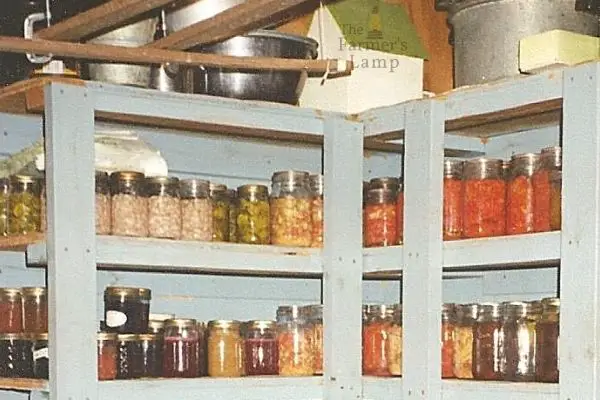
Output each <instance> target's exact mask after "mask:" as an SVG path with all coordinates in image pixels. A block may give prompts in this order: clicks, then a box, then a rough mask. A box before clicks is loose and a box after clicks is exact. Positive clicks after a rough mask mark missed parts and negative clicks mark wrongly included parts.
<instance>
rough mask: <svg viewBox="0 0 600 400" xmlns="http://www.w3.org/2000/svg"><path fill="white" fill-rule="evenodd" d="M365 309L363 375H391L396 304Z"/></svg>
mask: <svg viewBox="0 0 600 400" xmlns="http://www.w3.org/2000/svg"><path fill="white" fill-rule="evenodd" d="M375 190H378V189H375ZM379 190H381V189H379ZM363 311H364V321H363V332H362V341H363V345H362V352H363V365H362V371H363V375H370V376H390V375H391V374H390V371H389V367H388V364H389V362H388V359H387V356H388V346H389V342H388V338H389V331H390V329H391V326H392V322H393V314H394V311H395V308H394V306H386V305H383V304H373V305H366V306H364V310H363Z"/></svg>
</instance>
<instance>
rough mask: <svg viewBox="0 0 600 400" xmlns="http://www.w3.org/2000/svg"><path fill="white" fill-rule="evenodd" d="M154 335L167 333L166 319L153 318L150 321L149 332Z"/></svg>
mask: <svg viewBox="0 0 600 400" xmlns="http://www.w3.org/2000/svg"><path fill="white" fill-rule="evenodd" d="M147 333H150V334H154V335H163V334H164V333H165V321H159V320H153V319H151V320H150V321H148V332H147Z"/></svg>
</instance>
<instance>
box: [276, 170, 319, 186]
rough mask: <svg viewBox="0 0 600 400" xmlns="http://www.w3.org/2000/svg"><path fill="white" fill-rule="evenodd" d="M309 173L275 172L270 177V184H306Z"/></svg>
mask: <svg viewBox="0 0 600 400" xmlns="http://www.w3.org/2000/svg"><path fill="white" fill-rule="evenodd" d="M309 176H310V173H308V172H306V171H294V170H287V171H277V172H275V173H274V174H273V175H272V176H271V181H272V182H298V181H304V182H307V183H308V177H309Z"/></svg>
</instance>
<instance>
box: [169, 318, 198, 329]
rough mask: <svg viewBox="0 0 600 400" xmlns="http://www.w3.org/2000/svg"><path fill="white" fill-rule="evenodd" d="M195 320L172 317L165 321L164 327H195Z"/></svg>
mask: <svg viewBox="0 0 600 400" xmlns="http://www.w3.org/2000/svg"><path fill="white" fill-rule="evenodd" d="M196 325H197V322H196V320H195V319H191V318H174V319H168V320H166V321H165V328H195V327H196Z"/></svg>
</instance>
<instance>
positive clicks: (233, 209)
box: [227, 189, 239, 243]
mask: <svg viewBox="0 0 600 400" xmlns="http://www.w3.org/2000/svg"><path fill="white" fill-rule="evenodd" d="M227 197H229V242H231V243H237V241H238V233H237V216H238V213H239V207H238V194H237V191H235V190H234V189H227Z"/></svg>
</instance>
